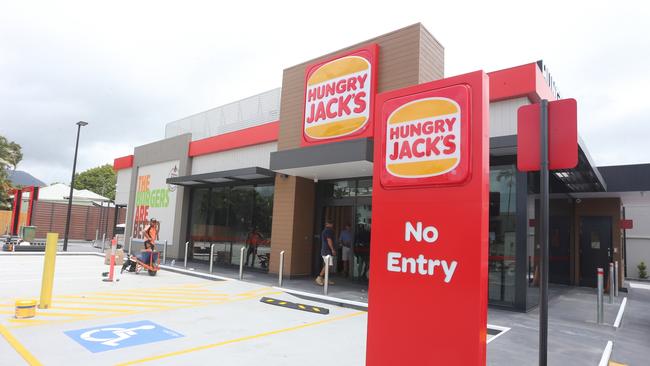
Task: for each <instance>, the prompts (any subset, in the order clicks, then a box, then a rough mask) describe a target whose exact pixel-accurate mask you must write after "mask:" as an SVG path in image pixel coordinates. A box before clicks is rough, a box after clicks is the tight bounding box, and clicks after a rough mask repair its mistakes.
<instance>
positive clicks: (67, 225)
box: [63, 121, 88, 252]
mask: <svg viewBox="0 0 650 366" xmlns="http://www.w3.org/2000/svg"><path fill="white" fill-rule="evenodd" d="M87 124H88V122H84V121H79V122H77V143H76V144H75V146H74V162H73V163H72V178H71V179H70V194H69V195H68V217H67V219H66V220H65V234H64V235H63V251H64V252H67V251H68V233H69V232H70V214H71V213H72V190H73V188H72V187H74V174H75V171H76V170H77V151H78V150H79V133H80V132H81V127H82V126H85V125H87Z"/></svg>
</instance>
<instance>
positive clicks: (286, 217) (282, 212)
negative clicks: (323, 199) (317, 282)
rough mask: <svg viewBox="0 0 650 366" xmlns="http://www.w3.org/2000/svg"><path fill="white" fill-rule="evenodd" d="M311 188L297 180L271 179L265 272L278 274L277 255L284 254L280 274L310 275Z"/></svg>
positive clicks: (312, 215) (312, 217)
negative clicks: (270, 222)
mask: <svg viewBox="0 0 650 366" xmlns="http://www.w3.org/2000/svg"><path fill="white" fill-rule="evenodd" d="M314 194H315V184H314V182H312V181H311V180H308V179H304V178H300V177H293V176H289V177H285V176H283V175H281V174H278V175H276V177H275V192H274V196H273V228H272V234H271V235H272V238H271V243H272V245H271V263H270V267H269V271H270V272H271V273H278V268H279V265H280V264H279V263H280V252H281V251H283V250H284V251H285V256H284V273H285V274H287V275H294V276H295V275H307V274H310V273H311V257H312V235H313V232H314V227H313V225H314Z"/></svg>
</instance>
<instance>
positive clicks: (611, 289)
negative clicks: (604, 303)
mask: <svg viewBox="0 0 650 366" xmlns="http://www.w3.org/2000/svg"><path fill="white" fill-rule="evenodd" d="M609 303H610V304H613V303H614V263H610V264H609Z"/></svg>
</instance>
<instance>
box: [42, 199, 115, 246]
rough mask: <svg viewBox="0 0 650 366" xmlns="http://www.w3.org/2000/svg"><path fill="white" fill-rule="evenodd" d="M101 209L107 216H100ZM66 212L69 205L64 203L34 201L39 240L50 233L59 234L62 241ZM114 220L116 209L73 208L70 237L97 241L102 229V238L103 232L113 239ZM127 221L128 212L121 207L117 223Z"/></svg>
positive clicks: (76, 206)
mask: <svg viewBox="0 0 650 366" xmlns="http://www.w3.org/2000/svg"><path fill="white" fill-rule="evenodd" d="M102 210H103V211H104V213H101V211H102ZM67 213H68V205H67V204H65V203H54V202H42V201H36V202H34V211H33V213H32V225H34V226H36V237H37V238H45V236H46V234H47V233H59V238H61V239H63V235H64V231H65V220H66V215H67ZM107 213H108V214H107ZM114 219H115V208H106V207H104V208H103V209H102V208H101V207H96V206H80V205H72V212H71V215H70V234H69V238H70V239H74V240H94V239H95V233H96V230H97V229H99V238H100V239H101V237H102V234H103V233H104V230H106V237H107V238H111V237H112V236H113V223H114ZM125 219H126V210H125V209H123V208H122V209H120V211H119V217H118V220H117V222H118V223H124V220H125Z"/></svg>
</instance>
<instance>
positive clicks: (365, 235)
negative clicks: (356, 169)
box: [312, 178, 372, 284]
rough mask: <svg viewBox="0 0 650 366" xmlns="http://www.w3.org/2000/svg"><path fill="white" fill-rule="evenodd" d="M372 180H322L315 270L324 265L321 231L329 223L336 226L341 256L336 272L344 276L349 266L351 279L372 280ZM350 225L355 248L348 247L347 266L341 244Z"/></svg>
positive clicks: (316, 271) (335, 267)
mask: <svg viewBox="0 0 650 366" xmlns="http://www.w3.org/2000/svg"><path fill="white" fill-rule="evenodd" d="M371 195H372V180H371V179H367V178H365V179H363V178H362V179H351V180H343V181H325V182H319V183H318V187H317V200H316V201H317V205H316V209H317V211H316V213H317V215H316V221H315V225H314V259H313V266H312V269H313V270H312V272H313V274H314V275H315V274H317V273H318V272H320V270H321V268H322V267H323V259H322V258H321V256H320V253H321V239H320V234H321V232H322V230H323V228H324V227H325V222H326V221H330V222H332V224H333V225H334V234H335V238H336V240H335V245H336V251H337V257H336V258H335V261H336V262H335V263H334V267H333V272H334V273H337V274H339V275H342V274H343V272H344V270H345V269H346V267H347V270H348V271H347V272H348V275H349V279H352V280H357V281H360V282H362V283H366V284H367V281H368V272H369V269H370V228H371V225H372V222H371V221H372V219H371V213H372V198H371ZM346 225H350V234H351V236H352V247H351V248H349V250H345V252H346V254H348V256H347V259H348V264H347V266H346V265H344V261H343V254H344V253H343V250H342V248H341V243H340V240H339V239H340V235H341V231H342V230H343V229H344V228H345V226H346Z"/></svg>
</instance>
